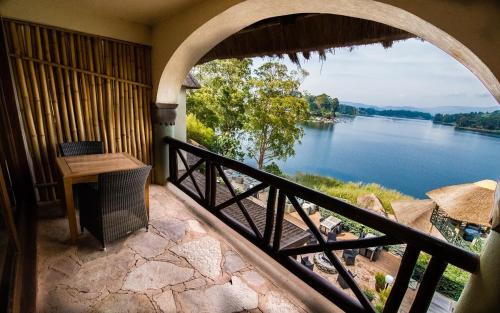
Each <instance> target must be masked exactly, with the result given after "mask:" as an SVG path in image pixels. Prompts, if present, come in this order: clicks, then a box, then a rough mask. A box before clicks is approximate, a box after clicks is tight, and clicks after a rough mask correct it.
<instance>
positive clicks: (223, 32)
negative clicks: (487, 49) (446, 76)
mask: <svg viewBox="0 0 500 313" xmlns="http://www.w3.org/2000/svg"><path fill="white" fill-rule="evenodd" d="M216 2H217V1H215V2H212V4H213V5H214V7H212V8H211V10H210V11H209V12H208V13H206V14H202V15H204V16H206V15H207V14H208V15H212V17H209V18H208V19H207V20H206V21H205V22H203V21H201V22H200V23H201V24H200V25H199V26H196V25H195V26H193V29H194V31H192V32H190V33H189V30H188V32H187V33H186V30H185V29H183V30H182V31H181V30H180V29H179V31H178V33H177V34H175V35H174V37H177V38H165V37H164V36H163V35H162V34H164V32H167V30H166V29H165V28H168V29H169V32H172V27H175V26H176V24H177V25H178V26H181V27H185V25H183V18H182V17H180V18H178V19H177V20H176V19H175V18H174V19H173V20H172V21H168V22H166V23H163V24H160V25H158V26H157V27H155V29H154V30H153V32H154V34H153V42H154V43H153V47H155V48H154V49H153V68H154V69H155V70H156V71H157V72H156V73H153V76H154V77H153V78H154V83H155V87H156V88H155V89H156V90H155V91H156V101H157V102H167V103H175V102H176V101H177V97H178V94H179V91H180V88H181V84H182V82H183V80H184V78H185V77H186V75H187V73H188V72H189V71H190V70H191V68H192V67H193V66H194V65H195V64H196V62H197V61H198V60H199V59H200V58H201V57H202V56H203V55H204V54H205V53H207V52H208V51H209V50H210V49H211V48H212V47H214V46H215V45H216V44H217V43H219V42H220V41H222V40H224V39H225V38H227V37H228V36H230V35H232V34H233V33H235V32H237V31H239V30H241V29H243V28H244V27H246V26H248V25H251V24H253V23H255V22H257V21H259V20H262V19H265V18H269V17H274V16H280V15H287V14H296V13H330V14H339V15H345V16H351V17H357V18H363V19H367V20H373V21H377V22H380V23H384V24H387V25H390V26H393V27H397V28H400V29H403V30H406V31H408V32H411V33H413V34H415V35H417V36H419V37H421V38H423V39H425V40H427V41H429V42H430V43H432V44H434V45H435V46H437V47H439V48H440V49H442V50H443V51H445V52H446V53H448V54H449V55H451V56H452V57H454V58H455V59H457V60H458V61H459V62H461V63H462V64H463V65H465V66H466V67H467V68H468V69H469V70H470V71H471V72H472V73H474V74H475V75H476V76H477V77H478V78H479V79H480V80H481V81H482V82H483V84H484V85H485V86H486V88H487V89H488V90H489V91H490V92H491V93H492V95H493V96H494V97H495V98H496V100H497V101H498V102H500V83H499V81H498V79H497V78H496V77H495V75H494V74H493V73H492V71H491V70H490V69H489V68H488V67H487V66H486V65H485V64H484V63H483V62H482V61H481V60H480V59H479V58H478V57H477V56H476V55H475V54H474V53H473V52H472V51H471V49H469V48H468V47H466V46H465V45H464V44H462V43H461V42H459V41H458V40H457V39H455V38H454V37H452V36H451V35H449V34H448V33H446V32H444V31H443V30H441V29H440V28H438V27H436V26H434V25H432V24H431V23H429V22H426V21H425V20H423V19H422V18H420V17H418V16H417V15H415V14H412V13H410V12H408V11H406V10H404V9H401V8H399V7H396V6H393V5H390V4H387V3H382V2H379V1H374V0H294V1H290V0H248V1H243V2H238V1H224V0H221V1H219V2H223V3H222V4H221V3H219V6H217V4H216ZM226 2H229V3H226ZM233 2H236V4H234V3H233ZM385 2H391V1H385ZM392 2H396V1H392ZM200 7H201V10H203V9H207V10H208V8H209V7H206V8H203V6H200ZM218 9H219V10H221V11H220V13H219V12H217V10H218ZM192 17H193V16H191V18H192ZM185 20H186V18H185V19H184V22H185ZM183 31H184V32H185V35H186V36H185V38H182V36H183V34H182V33H183ZM170 36H171V35H170ZM165 40H173V41H175V40H177V41H178V42H180V44H178V45H177V46H175V47H172V41H171V42H170V47H168V48H164V46H165ZM174 45H175V44H174ZM471 48H473V47H471ZM169 49H170V51H169ZM169 52H170V53H169Z"/></svg>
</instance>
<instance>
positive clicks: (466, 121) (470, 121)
mask: <svg viewBox="0 0 500 313" xmlns="http://www.w3.org/2000/svg"><path fill="white" fill-rule="evenodd" d="M433 121H434V122H435V123H444V124H452V125H456V126H457V127H463V128H475V129H483V130H489V131H498V130H500V110H498V111H495V112H491V113H482V112H472V113H460V114H444V115H443V114H436V115H435V116H434V119H433Z"/></svg>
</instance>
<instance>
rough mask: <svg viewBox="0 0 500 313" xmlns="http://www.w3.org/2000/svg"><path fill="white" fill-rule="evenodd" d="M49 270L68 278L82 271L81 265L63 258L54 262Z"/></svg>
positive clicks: (68, 258)
mask: <svg viewBox="0 0 500 313" xmlns="http://www.w3.org/2000/svg"><path fill="white" fill-rule="evenodd" d="M49 268H50V269H53V270H56V271H58V272H60V273H62V274H64V275H66V276H73V275H74V274H75V273H76V272H77V271H78V270H79V269H80V265H79V264H78V263H77V262H76V261H75V260H73V259H72V258H71V257H69V256H63V257H60V258H58V259H57V260H55V261H53V263H52V265H50V266H49Z"/></svg>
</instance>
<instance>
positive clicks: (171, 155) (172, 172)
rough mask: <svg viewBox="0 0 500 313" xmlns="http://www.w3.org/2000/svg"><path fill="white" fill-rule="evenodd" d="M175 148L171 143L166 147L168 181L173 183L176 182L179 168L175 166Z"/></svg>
mask: <svg viewBox="0 0 500 313" xmlns="http://www.w3.org/2000/svg"><path fill="white" fill-rule="evenodd" d="M175 151H176V148H175V147H174V144H173V143H169V145H168V161H169V162H168V165H169V180H170V181H171V182H173V183H175V182H177V177H178V171H179V166H178V165H177V154H176V153H175Z"/></svg>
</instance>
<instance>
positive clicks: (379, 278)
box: [375, 272, 385, 292]
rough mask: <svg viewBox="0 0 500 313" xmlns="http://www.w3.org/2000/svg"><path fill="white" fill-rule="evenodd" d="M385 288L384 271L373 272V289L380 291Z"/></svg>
mask: <svg viewBox="0 0 500 313" xmlns="http://www.w3.org/2000/svg"><path fill="white" fill-rule="evenodd" d="M384 288H385V275H384V273H381V272H377V273H375V290H376V291H377V292H380V291H381V290H383V289H384Z"/></svg>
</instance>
